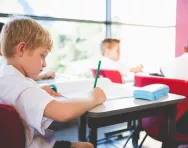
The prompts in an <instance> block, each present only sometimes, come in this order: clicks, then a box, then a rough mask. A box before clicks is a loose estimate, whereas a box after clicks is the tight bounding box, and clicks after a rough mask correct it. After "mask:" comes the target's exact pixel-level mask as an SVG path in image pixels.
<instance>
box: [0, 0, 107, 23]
mask: <svg viewBox="0 0 188 148" xmlns="http://www.w3.org/2000/svg"><path fill="white" fill-rule="evenodd" d="M0 3H1V5H0V13H20V14H27V15H36V16H52V17H57V18H69V19H83V20H96V21H105V0H95V1H93V0H0ZM10 3H11V5H12V6H14V7H10Z"/></svg>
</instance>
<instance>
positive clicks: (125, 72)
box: [96, 57, 134, 83]
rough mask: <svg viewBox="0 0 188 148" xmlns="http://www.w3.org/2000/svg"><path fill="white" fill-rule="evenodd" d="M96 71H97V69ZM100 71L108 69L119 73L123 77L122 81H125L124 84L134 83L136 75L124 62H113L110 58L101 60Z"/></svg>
mask: <svg viewBox="0 0 188 148" xmlns="http://www.w3.org/2000/svg"><path fill="white" fill-rule="evenodd" d="M96 65H97V64H96ZM96 69H97V67H96ZM100 69H108V70H117V71H119V72H120V74H121V76H122V80H123V82H124V83H127V82H133V81H134V73H133V72H130V69H131V67H129V66H127V65H126V64H125V63H123V62H120V61H113V60H111V59H109V58H108V57H103V58H102V59H101V67H100Z"/></svg>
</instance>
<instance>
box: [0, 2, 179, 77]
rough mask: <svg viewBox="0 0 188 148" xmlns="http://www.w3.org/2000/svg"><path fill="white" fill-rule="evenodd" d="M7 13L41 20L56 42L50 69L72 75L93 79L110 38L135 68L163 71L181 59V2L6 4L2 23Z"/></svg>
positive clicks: (0, 18) (1, 10)
mask: <svg viewBox="0 0 188 148" xmlns="http://www.w3.org/2000/svg"><path fill="white" fill-rule="evenodd" d="M10 3H11V5H13V6H14V7H9V6H10ZM44 4H45V5H44ZM110 12H111V13H110ZM7 13H8V14H26V15H31V17H32V16H34V18H36V16H38V17H37V21H38V22H39V23H41V24H42V25H43V26H45V27H46V28H47V29H48V30H49V31H50V32H51V34H52V38H53V40H54V47H53V49H52V52H51V53H50V54H49V56H48V59H47V63H48V67H47V68H50V69H53V70H55V71H59V72H64V73H67V74H70V75H77V76H84V77H90V76H91V72H90V70H89V69H88V67H89V65H90V62H91V61H92V60H98V59H99V57H100V56H101V53H100V49H99V48H100V43H101V41H102V40H103V39H104V38H105V36H108V37H113V38H119V39H120V40H121V44H122V45H121V60H123V61H124V62H126V63H127V64H129V65H135V64H143V65H144V66H145V67H147V66H150V67H153V66H157V67H160V66H161V65H162V64H164V63H166V62H167V61H168V60H171V59H173V58H174V57H175V28H176V26H175V24H176V0H118V1H117V0H95V1H94V0H54V1H52V0H40V1H39V0H0V21H3V22H6V21H7V20H8V19H7V17H5V15H6V14H7ZM110 18H111V19H110ZM106 19H108V20H106ZM110 20H111V21H110ZM109 21H110V22H109ZM166 55H168V58H166ZM0 60H1V59H0ZM0 62H1V61H0Z"/></svg>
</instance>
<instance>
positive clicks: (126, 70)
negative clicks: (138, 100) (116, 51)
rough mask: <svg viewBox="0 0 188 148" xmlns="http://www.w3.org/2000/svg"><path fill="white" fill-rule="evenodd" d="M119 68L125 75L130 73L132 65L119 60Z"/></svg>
mask: <svg viewBox="0 0 188 148" xmlns="http://www.w3.org/2000/svg"><path fill="white" fill-rule="evenodd" d="M117 68H118V71H119V72H120V73H121V75H123V76H128V75H129V73H130V67H129V66H127V65H126V64H125V63H122V62H117Z"/></svg>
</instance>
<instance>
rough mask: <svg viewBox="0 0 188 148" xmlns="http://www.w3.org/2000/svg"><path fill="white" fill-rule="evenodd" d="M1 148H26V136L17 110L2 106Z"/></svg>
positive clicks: (0, 116) (0, 118)
mask: <svg viewBox="0 0 188 148" xmlns="http://www.w3.org/2000/svg"><path fill="white" fill-rule="evenodd" d="M0 147H2V148H25V134H24V126H23V124H22V121H21V119H20V117H19V115H18V113H17V112H16V110H15V109H14V108H13V107H11V106H8V105H2V104H0Z"/></svg>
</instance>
